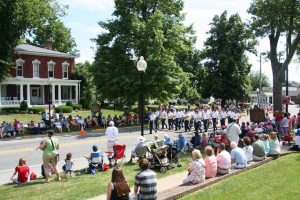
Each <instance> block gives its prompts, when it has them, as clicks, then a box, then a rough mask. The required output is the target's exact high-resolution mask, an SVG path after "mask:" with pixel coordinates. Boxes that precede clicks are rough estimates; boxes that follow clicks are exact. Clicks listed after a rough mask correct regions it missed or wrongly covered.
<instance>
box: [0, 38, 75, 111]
mask: <svg viewBox="0 0 300 200" xmlns="http://www.w3.org/2000/svg"><path fill="white" fill-rule="evenodd" d="M75 58H76V56H74V55H70V54H66V53H61V52H58V51H54V50H52V43H51V42H49V41H47V42H45V44H44V48H41V47H37V46H33V45H29V44H21V45H18V46H17V47H16V48H15V52H14V55H13V60H14V63H15V66H14V68H12V70H11V72H10V74H11V77H9V78H7V79H6V80H4V81H2V82H1V83H0V107H13V106H15V107H17V106H19V105H20V103H21V102H22V101H27V103H28V105H29V106H30V107H31V106H36V105H47V104H49V101H50V103H51V104H52V105H63V104H65V103H66V102H67V101H72V102H73V103H78V102H79V96H80V80H74V77H73V70H74V65H75Z"/></svg>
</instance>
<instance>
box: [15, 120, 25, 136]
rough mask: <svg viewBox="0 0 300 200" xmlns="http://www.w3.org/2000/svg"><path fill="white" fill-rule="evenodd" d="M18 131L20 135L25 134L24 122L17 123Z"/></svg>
mask: <svg viewBox="0 0 300 200" xmlns="http://www.w3.org/2000/svg"><path fill="white" fill-rule="evenodd" d="M16 131H17V134H18V135H24V124H23V123H22V122H19V123H18V124H17V126H16Z"/></svg>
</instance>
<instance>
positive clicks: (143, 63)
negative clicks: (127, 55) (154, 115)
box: [136, 56, 147, 136]
mask: <svg viewBox="0 0 300 200" xmlns="http://www.w3.org/2000/svg"><path fill="white" fill-rule="evenodd" d="M136 67H137V69H138V71H139V72H140V75H141V97H140V121H141V136H144V119H145V117H144V115H145V114H144V112H145V97H144V75H145V71H146V69H147V62H146V61H145V60H144V57H143V56H141V57H140V60H139V61H138V62H137V65H136Z"/></svg>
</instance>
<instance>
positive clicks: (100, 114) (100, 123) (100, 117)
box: [98, 110, 102, 127]
mask: <svg viewBox="0 0 300 200" xmlns="http://www.w3.org/2000/svg"><path fill="white" fill-rule="evenodd" d="M98 125H99V127H100V126H101V125H102V112H101V110H100V111H99V113H98Z"/></svg>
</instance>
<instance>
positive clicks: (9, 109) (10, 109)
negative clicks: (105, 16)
mask: <svg viewBox="0 0 300 200" xmlns="http://www.w3.org/2000/svg"><path fill="white" fill-rule="evenodd" d="M1 112H3V113H12V114H17V113H19V112H20V108H17V107H6V108H2V109H1Z"/></svg>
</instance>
